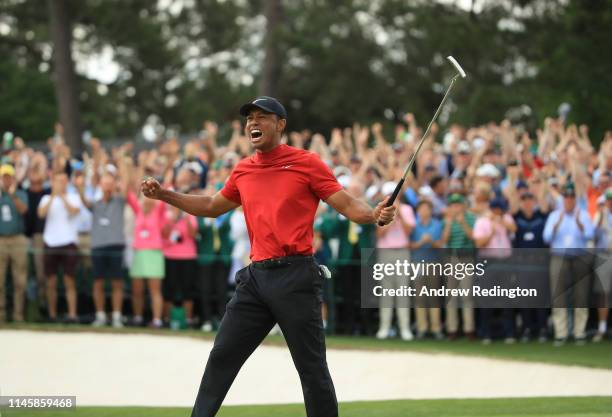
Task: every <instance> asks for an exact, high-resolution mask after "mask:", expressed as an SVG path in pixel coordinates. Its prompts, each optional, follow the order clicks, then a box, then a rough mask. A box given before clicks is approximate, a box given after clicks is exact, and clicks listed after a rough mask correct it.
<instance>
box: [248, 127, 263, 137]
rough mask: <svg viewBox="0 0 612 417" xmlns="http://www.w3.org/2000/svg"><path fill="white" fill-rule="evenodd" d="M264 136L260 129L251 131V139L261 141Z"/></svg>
mask: <svg viewBox="0 0 612 417" xmlns="http://www.w3.org/2000/svg"><path fill="white" fill-rule="evenodd" d="M262 135H263V133H262V131H261V130H259V129H253V130H251V139H259V138H261V136H262Z"/></svg>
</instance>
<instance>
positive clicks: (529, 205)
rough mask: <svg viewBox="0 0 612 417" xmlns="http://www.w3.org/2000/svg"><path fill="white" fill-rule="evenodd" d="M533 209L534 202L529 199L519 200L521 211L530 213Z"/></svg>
mask: <svg viewBox="0 0 612 417" xmlns="http://www.w3.org/2000/svg"><path fill="white" fill-rule="evenodd" d="M534 209H535V200H534V199H533V198H531V197H525V198H521V210H523V211H524V212H526V213H531V212H533V210H534Z"/></svg>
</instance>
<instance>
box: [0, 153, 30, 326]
mask: <svg viewBox="0 0 612 417" xmlns="http://www.w3.org/2000/svg"><path fill="white" fill-rule="evenodd" d="M0 181H1V184H0V185H1V187H2V191H1V194H0V323H2V322H4V321H6V307H5V305H4V304H5V298H6V297H5V294H4V284H5V280H6V270H7V269H6V268H7V265H8V264H9V262H10V265H11V271H12V274H11V275H12V277H13V321H15V322H22V321H23V308H24V301H25V289H26V283H27V273H28V264H27V256H28V251H27V247H28V244H27V240H26V237H25V235H24V224H23V216H24V214H25V213H26V212H27V210H28V196H27V194H26V193H25V192H24V191H22V190H18V189H17V182H16V180H15V168H13V166H12V165H2V166H1V167H0Z"/></svg>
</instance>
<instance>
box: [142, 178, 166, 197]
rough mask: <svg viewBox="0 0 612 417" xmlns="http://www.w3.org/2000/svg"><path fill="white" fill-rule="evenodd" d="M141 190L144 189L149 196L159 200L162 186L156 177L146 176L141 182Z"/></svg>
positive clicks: (144, 192)
mask: <svg viewBox="0 0 612 417" xmlns="http://www.w3.org/2000/svg"><path fill="white" fill-rule="evenodd" d="M140 191H142V193H143V194H144V195H145V197H147V198H152V199H155V200H159V199H160V197H161V192H162V188H161V185H160V184H159V182H158V181H157V180H156V179H155V178H153V177H145V178H144V179H143V180H142V183H141V184H140Z"/></svg>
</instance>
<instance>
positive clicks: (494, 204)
mask: <svg viewBox="0 0 612 417" xmlns="http://www.w3.org/2000/svg"><path fill="white" fill-rule="evenodd" d="M489 207H490V208H491V209H496V208H497V209H500V210H502V211H506V209H507V207H508V205H507V204H506V200H504V199H503V198H501V197H495V198H494V199H493V200H491V202H490V203H489Z"/></svg>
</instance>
